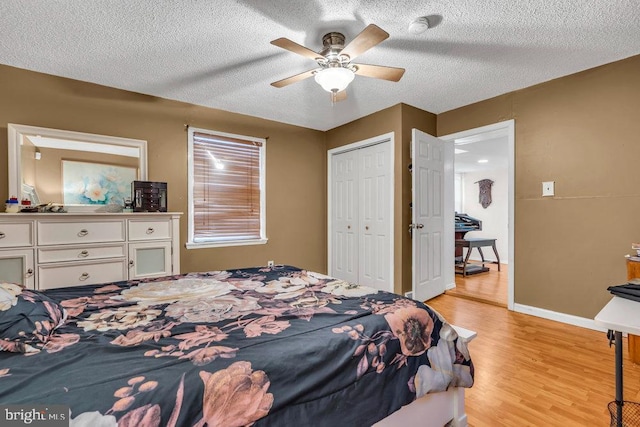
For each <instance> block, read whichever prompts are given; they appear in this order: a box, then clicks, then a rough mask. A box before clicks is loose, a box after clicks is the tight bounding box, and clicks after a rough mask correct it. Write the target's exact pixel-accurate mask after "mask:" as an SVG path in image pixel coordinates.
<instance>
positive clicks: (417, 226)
mask: <svg viewBox="0 0 640 427" xmlns="http://www.w3.org/2000/svg"><path fill="white" fill-rule="evenodd" d="M416 228H424V224H418V225H416Z"/></svg>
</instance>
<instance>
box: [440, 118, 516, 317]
mask: <svg viewBox="0 0 640 427" xmlns="http://www.w3.org/2000/svg"><path fill="white" fill-rule="evenodd" d="M440 138H441V139H442V140H444V141H447V142H450V143H453V145H454V148H455V152H456V154H455V155H454V175H455V179H454V183H453V186H454V188H455V187H457V188H458V189H457V191H455V193H457V197H456V200H455V201H454V205H455V207H454V210H456V212H459V210H461V211H466V212H459V213H465V214H467V216H468V217H471V218H474V219H477V220H479V221H481V222H482V229H481V230H478V229H476V230H473V231H470V232H469V233H468V234H465V235H464V238H465V239H467V238H473V237H475V238H482V239H495V244H496V249H497V253H498V255H499V259H500V270H501V271H498V265H497V264H494V263H493V262H492V261H496V258H497V257H496V256H494V254H493V251H492V248H491V247H485V248H484V252H483V256H484V258H485V261H486V262H485V263H484V264H483V263H482V259H481V256H480V251H478V249H477V248H474V249H473V252H471V254H470V257H469V259H470V260H471V262H472V263H477V265H484V267H485V268H484V269H480V270H479V271H478V273H477V274H469V275H463V274H455V275H454V276H455V279H454V281H452V282H451V283H448V284H447V293H451V294H454V295H455V294H457V295H458V296H464V297H467V298H471V299H476V300H480V301H483V300H484V302H489V303H493V304H497V305H502V306H506V307H507V308H509V309H510V310H513V305H514V300H513V294H514V292H513V289H514V282H513V278H514V266H513V258H514V240H515V237H514V229H513V228H514V227H513V224H514V194H515V192H514V163H515V156H514V154H515V150H514V147H515V122H514V120H508V121H504V122H499V123H495V124H492V125H488V126H482V127H479V128H475V129H469V130H466V131H462V132H457V133H454V134H450V135H445V136H441V137H440ZM483 180H489V181H492V183H491V185H490V189H491V203H490V204H488V205H487V204H486V201H485V203H484V205H486V206H487V207H486V208H485V207H483V206H482V205H481V204H480V197H479V195H480V188H479V183H480V181H483ZM469 212H471V213H469ZM474 215H475V216H474ZM468 250H472V249H471V248H464V251H465V255H466V251H468ZM481 250H482V249H481ZM452 268H455V266H452ZM485 269H488V271H485ZM458 271H459V270H458Z"/></svg>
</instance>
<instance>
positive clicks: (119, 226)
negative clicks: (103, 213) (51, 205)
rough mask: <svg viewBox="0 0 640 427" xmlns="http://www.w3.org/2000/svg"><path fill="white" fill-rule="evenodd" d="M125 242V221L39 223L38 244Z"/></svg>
mask: <svg viewBox="0 0 640 427" xmlns="http://www.w3.org/2000/svg"><path fill="white" fill-rule="evenodd" d="M98 242H124V221H122V220H119V221H82V222H57V221H39V222H38V244H39V245H60V244H68V243H75V244H79V243H98Z"/></svg>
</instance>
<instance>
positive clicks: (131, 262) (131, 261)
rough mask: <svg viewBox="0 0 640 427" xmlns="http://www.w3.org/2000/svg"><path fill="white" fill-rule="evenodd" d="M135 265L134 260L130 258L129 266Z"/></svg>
mask: <svg viewBox="0 0 640 427" xmlns="http://www.w3.org/2000/svg"><path fill="white" fill-rule="evenodd" d="M131 267H133V260H132V259H131V260H129V268H131Z"/></svg>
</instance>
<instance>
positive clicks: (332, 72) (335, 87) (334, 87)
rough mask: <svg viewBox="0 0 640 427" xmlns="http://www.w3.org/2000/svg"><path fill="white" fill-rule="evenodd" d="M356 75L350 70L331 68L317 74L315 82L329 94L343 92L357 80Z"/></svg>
mask: <svg viewBox="0 0 640 427" xmlns="http://www.w3.org/2000/svg"><path fill="white" fill-rule="evenodd" d="M355 76H356V75H355V73H354V72H353V71H351V70H349V69H348V68H342V67H329V68H325V69H324V70H321V71H319V72H317V73H316V75H315V80H316V82H317V83H318V84H319V85H320V86H322V89H324V90H326V91H327V92H333V93H337V92H342V91H343V90H345V89H346V88H347V86H349V83H351V82H352V81H353V79H354V78H355Z"/></svg>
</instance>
